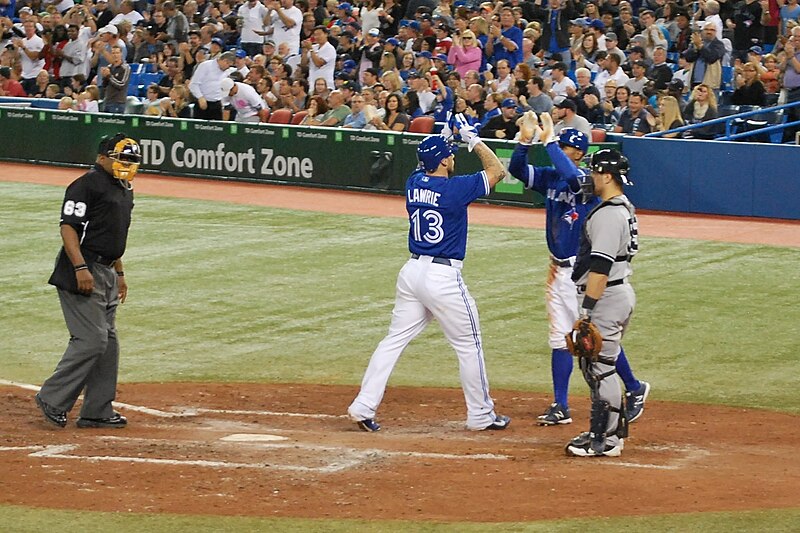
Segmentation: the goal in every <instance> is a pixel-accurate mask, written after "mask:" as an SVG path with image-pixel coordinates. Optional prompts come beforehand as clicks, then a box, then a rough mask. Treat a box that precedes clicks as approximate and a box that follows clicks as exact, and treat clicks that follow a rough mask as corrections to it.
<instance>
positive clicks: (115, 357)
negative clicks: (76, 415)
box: [39, 264, 119, 418]
mask: <svg viewBox="0 0 800 533" xmlns="http://www.w3.org/2000/svg"><path fill="white" fill-rule="evenodd" d="M91 270H92V275H93V276H94V290H93V291H92V294H91V296H89V297H87V296H83V295H80V294H74V293H71V292H68V291H64V290H61V289H58V298H59V299H60V300H61V310H62V311H63V313H64V321H65V322H66V323H67V329H68V330H69V334H70V339H69V344H68V345H67V350H66V351H65V352H64V355H63V356H62V357H61V361H60V362H59V363H58V366H57V367H56V370H55V372H54V373H53V375H52V376H50V378H49V379H48V380H47V381H45V382H44V384H43V385H42V390H41V391H40V392H39V394H40V396H41V398H42V400H44V402H45V403H47V404H49V405H50V406H52V407H54V408H56V409H58V410H60V411H66V412H68V411H70V410H71V409H72V407H73V406H74V405H75V402H76V401H77V400H78V396H79V395H80V394H81V392H82V391H83V390H84V388H85V389H86V392H85V394H84V398H83V407H82V408H81V414H80V416H81V417H82V418H107V417H110V416H111V415H113V414H114V411H113V408H112V407H111V402H112V401H113V400H114V398H115V397H116V392H117V369H118V364H119V344H118V343H117V330H116V327H115V325H114V321H115V318H116V314H117V305H119V289H118V286H117V273H116V272H115V270H114V268H113V267H107V266H103V265H99V264H94V265H92V267H91Z"/></svg>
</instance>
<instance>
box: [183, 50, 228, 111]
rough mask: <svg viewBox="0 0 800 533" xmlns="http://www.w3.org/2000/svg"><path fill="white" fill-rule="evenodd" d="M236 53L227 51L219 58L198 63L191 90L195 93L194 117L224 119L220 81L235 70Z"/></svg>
mask: <svg viewBox="0 0 800 533" xmlns="http://www.w3.org/2000/svg"><path fill="white" fill-rule="evenodd" d="M235 60H236V54H235V53H233V52H225V53H223V54H221V55H220V56H219V58H217V59H214V60H210V61H204V62H202V63H200V64H199V65H197V68H196V69H195V71H194V75H193V76H192V79H191V81H190V82H189V91H191V93H192V95H194V97H195V99H196V100H197V103H196V104H195V110H194V118H200V119H206V120H222V90H221V88H220V87H221V86H220V82H221V81H222V80H223V79H224V78H227V77H228V74H230V73H231V72H233V63H234V61H235Z"/></svg>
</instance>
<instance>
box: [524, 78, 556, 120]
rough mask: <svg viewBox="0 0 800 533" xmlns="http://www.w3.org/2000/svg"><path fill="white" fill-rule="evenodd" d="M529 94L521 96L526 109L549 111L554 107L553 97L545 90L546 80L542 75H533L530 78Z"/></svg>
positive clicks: (540, 111)
mask: <svg viewBox="0 0 800 533" xmlns="http://www.w3.org/2000/svg"><path fill="white" fill-rule="evenodd" d="M527 89H528V96H527V97H525V96H521V97H520V103H521V104H522V108H523V110H525V111H529V110H530V111H533V112H534V113H536V114H537V115H538V114H541V113H549V112H550V111H551V110H552V109H553V99H552V98H550V95H548V94H547V93H545V92H544V80H543V79H542V77H541V76H533V77H532V78H531V79H530V80H528V85H527Z"/></svg>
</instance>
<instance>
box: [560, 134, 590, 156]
mask: <svg viewBox="0 0 800 533" xmlns="http://www.w3.org/2000/svg"><path fill="white" fill-rule="evenodd" d="M558 144H560V145H562V146H572V147H573V148H577V149H578V150H580V151H581V152H583V153H584V154H585V153H586V150H588V149H589V137H587V136H586V134H585V133H583V132H582V131H580V130H576V129H575V128H565V129H563V130H561V134H559V136H558Z"/></svg>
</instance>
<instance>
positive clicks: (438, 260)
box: [411, 254, 453, 266]
mask: <svg viewBox="0 0 800 533" xmlns="http://www.w3.org/2000/svg"><path fill="white" fill-rule="evenodd" d="M411 259H419V254H411ZM431 263H437V264H439V265H447V266H453V264H452V263H451V262H450V260H449V259H448V258H446V257H434V258H433V259H431Z"/></svg>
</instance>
